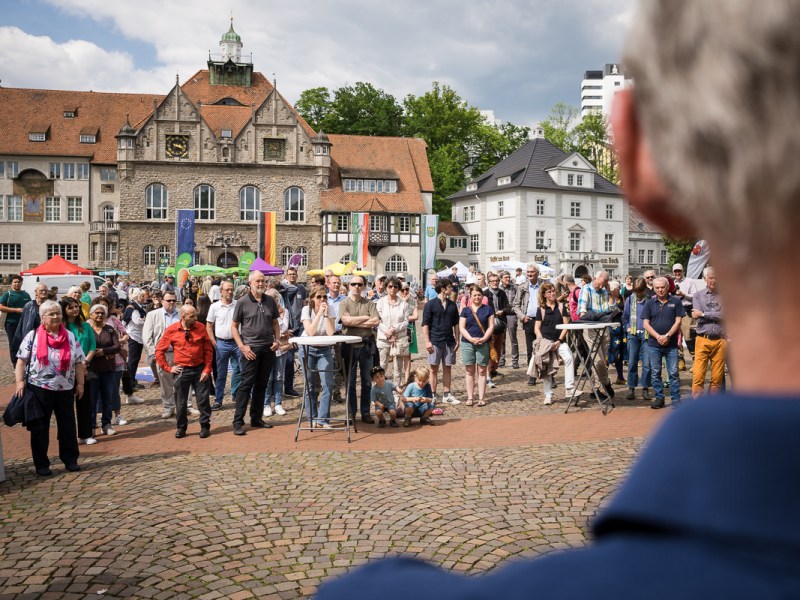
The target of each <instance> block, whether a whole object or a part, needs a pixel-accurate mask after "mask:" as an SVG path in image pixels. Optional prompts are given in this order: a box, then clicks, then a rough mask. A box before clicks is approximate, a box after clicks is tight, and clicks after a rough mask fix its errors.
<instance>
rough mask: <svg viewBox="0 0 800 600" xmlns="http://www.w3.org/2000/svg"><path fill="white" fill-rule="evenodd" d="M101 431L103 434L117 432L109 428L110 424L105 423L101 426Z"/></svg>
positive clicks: (114, 433)
mask: <svg viewBox="0 0 800 600" xmlns="http://www.w3.org/2000/svg"><path fill="white" fill-rule="evenodd" d="M102 431H103V434H104V435H116V434H117V432H116V431H114V430H113V429H111V426H110V425H106V426H105V427H103V428H102Z"/></svg>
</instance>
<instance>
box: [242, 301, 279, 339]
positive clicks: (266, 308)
mask: <svg viewBox="0 0 800 600" xmlns="http://www.w3.org/2000/svg"><path fill="white" fill-rule="evenodd" d="M278 316H279V314H278V305H277V304H276V303H275V300H273V299H272V298H271V297H270V296H267V295H266V294H264V295H263V296H261V302H257V301H256V299H255V298H254V297H253V294H247V295H246V296H243V297H242V298H240V299H239V300H238V301H237V302H236V307H235V308H234V309H233V320H234V321H236V322H237V323H239V335H240V336H241V338H242V342H243V343H244V344H246V345H248V346H251V347H261V346H271V345H272V342H274V341H275V330H274V328H273V325H274V322H275V320H276V319H277V318H278Z"/></svg>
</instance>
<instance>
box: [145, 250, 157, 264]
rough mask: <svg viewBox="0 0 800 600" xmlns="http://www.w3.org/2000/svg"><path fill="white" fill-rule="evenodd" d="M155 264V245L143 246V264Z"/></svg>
mask: <svg viewBox="0 0 800 600" xmlns="http://www.w3.org/2000/svg"><path fill="white" fill-rule="evenodd" d="M154 264H156V247H155V246H149V245H148V246H145V247H144V266H145V267H147V266H150V265H154Z"/></svg>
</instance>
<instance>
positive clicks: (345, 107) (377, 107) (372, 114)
mask: <svg viewBox="0 0 800 600" xmlns="http://www.w3.org/2000/svg"><path fill="white" fill-rule="evenodd" d="M331 108H332V110H331V112H330V113H329V114H328V115H327V116H326V117H325V119H324V120H323V121H322V127H323V129H325V130H326V131H329V132H330V133H349V134H352V135H386V136H391V135H398V133H399V132H400V131H401V129H402V127H403V108H402V107H401V106H400V105H399V104H398V103H397V100H395V98H394V96H392V95H391V94H387V93H386V92H384V91H383V90H379V89H377V88H375V87H374V86H373V85H372V84H371V83H363V82H358V83H356V84H355V85H354V86H344V87H341V88H339V89H337V90H335V91H334V93H333V102H332V103H331Z"/></svg>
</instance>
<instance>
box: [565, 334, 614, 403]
mask: <svg viewBox="0 0 800 600" xmlns="http://www.w3.org/2000/svg"><path fill="white" fill-rule="evenodd" d="M621 326H622V325H620V324H619V323H599V322H593V321H586V322H578V323H566V324H562V325H556V329H566V330H567V331H568V332H569V334H570V335H569V337H568V339H569V340H570V341H569V344H570V347H571V348H572V351H573V353H579V352H578V344H579V343H580V342H579V341H577V340H576V339H575V338H574V336H575V335H579V336H581V338H583V332H584V331H591V330H593V329H594V330H599V331H600V335H598V336H596V337H595V338H594V342H592V347H591V348H589V353H588V354H587V356H586V358H585V360H581V372H580V374H579V376H578V380H577V381H576V382H575V387H573V388H572V396H570V398H569V402H568V403H567V409H566V410H565V411H564V412H565V413H567V412H569V407H570V406H572V403H573V402H574V401H575V396H577V395H578V394H581V393H583V388H584V386H585V385H586V383H587V382H588V383H589V385H590V386H591V385H592V369H593V368H594V361H595V359H596V358H597V353H598V352H599V351H600V348H602V346H603V345H602V344H601V343H600V342H601V340H602V339H603V337H604V336H605V335H606V334H607V333H608V330H609V329H610V328H612V327H621ZM592 394H593V395H594V397H595V400H597V404H598V405H599V406H600V408H601V410H602V411H603V414H604V415H605V414H606V413H607V412H608V404H611V408H614V399H613V398H608V400H607V401H606V402H603V401H602V400H600V395H599V394H598V392H597V390H596V389H595V388H594V387H592Z"/></svg>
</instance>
